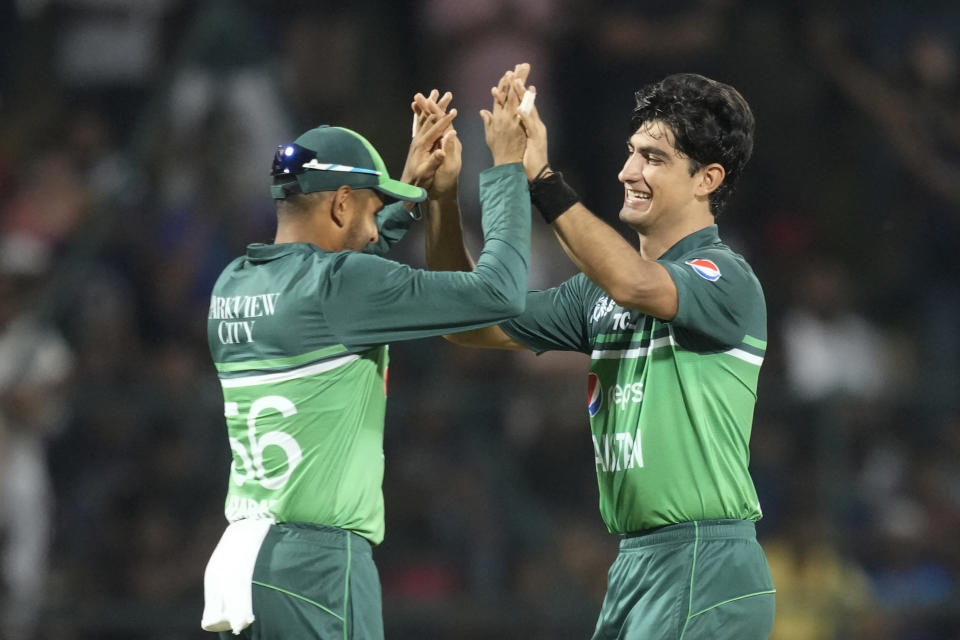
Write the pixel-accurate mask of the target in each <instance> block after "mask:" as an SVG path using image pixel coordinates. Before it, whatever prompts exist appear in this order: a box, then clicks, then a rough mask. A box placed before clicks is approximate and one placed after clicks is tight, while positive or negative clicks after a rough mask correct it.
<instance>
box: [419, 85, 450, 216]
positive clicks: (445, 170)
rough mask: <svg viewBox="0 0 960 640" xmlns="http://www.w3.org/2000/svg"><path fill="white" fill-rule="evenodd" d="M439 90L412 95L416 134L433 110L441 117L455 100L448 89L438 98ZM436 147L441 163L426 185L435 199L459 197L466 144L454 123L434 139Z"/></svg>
mask: <svg viewBox="0 0 960 640" xmlns="http://www.w3.org/2000/svg"><path fill="white" fill-rule="evenodd" d="M439 95H440V92H439V91H437V90H436V89H434V90H433V91H431V92H430V95H429V96H424V95H423V94H422V93H418V94H417V95H415V96H414V97H413V102H412V103H411V105H410V108H411V109H412V110H413V117H414V135H416V132H417V131H418V130H419V128H420V127H421V126H423V122H425V121H426V119H427V117H428V116H429V115H430V114H433V115H435V116H437V117H442V116H443V115H445V114H446V111H447V108H448V107H449V106H450V102H451V100H453V94H451V93H450V92H449V91H448V92H446V93H445V94H443V97H442V98H439V99H438V96H439ZM434 147H435V148H434V149H433V151H434V152H435V151H439V152H440V158H441V161H440V164H439V165H438V166H437V167H436V171H435V173H434V176H433V182H432V183H431V184H429V185H426V186H425V188H426V189H427V191H428V192H429V194H430V198H431V199H432V200H439V199H443V198H448V197H454V198H455V197H456V195H457V181H458V179H459V177H460V167H461V166H462V155H463V146H462V145H461V144H460V138H459V137H457V131H456V129H454V128H453V125H452V124H451V125H450V127H449V128H447V130H446V131H444V132H443V133H442V135H441V136H440V139H439V140H438V141H437V142H436V143H435V145H434Z"/></svg>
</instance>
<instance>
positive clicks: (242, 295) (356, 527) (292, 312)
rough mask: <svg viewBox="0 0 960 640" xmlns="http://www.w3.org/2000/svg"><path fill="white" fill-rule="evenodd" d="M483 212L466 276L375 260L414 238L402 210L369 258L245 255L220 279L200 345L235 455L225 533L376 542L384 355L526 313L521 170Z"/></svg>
mask: <svg viewBox="0 0 960 640" xmlns="http://www.w3.org/2000/svg"><path fill="white" fill-rule="evenodd" d="M480 200H481V207H482V210H483V216H484V217H483V224H484V233H485V248H484V250H483V252H482V253H481V255H480V257H479V259H478V261H477V267H476V269H475V270H474V271H473V272H469V273H460V272H429V271H424V270H418V269H412V268H410V267H408V266H405V265H401V264H399V263H396V262H393V261H390V260H387V259H385V258H383V257H381V256H379V255H374V252H381V251H382V250H383V249H384V248H385V246H386V245H388V244H390V243H392V242H394V241H396V240H397V239H399V237H400V236H402V232H403V231H404V230H405V229H406V226H408V225H409V215H408V212H407V211H406V210H404V209H403V207H402V205H399V206H393V207H387V208H385V209H384V211H383V212H381V214H382V215H380V216H378V222H379V223H380V224H382V225H383V227H389V231H390V233H389V234H388V233H385V234H384V237H385V240H386V245H384V246H378V247H373V248H371V249H372V251H373V252H371V253H360V252H353V251H341V252H326V251H323V250H321V249H319V248H318V247H316V246H314V245H310V244H304V243H291V244H280V245H264V244H254V245H250V246H249V247H248V248H247V253H246V255H245V256H243V257H241V258H238V259H237V260H235V261H233V262H232V263H231V264H230V265H229V266H228V267H227V268H226V269H225V270H224V272H223V273H222V274H221V276H220V277H219V279H218V280H217V283H216V284H215V285H214V289H213V294H212V296H211V301H210V312H209V315H208V321H207V322H208V325H207V333H208V341H209V346H210V352H211V355H212V357H213V361H214V362H215V363H217V368H218V373H219V376H220V380H221V385H222V387H223V393H224V414H225V416H226V424H227V432H228V437H229V442H230V447H231V450H232V452H233V464H232V465H231V468H230V479H229V482H228V491H227V499H226V504H225V513H226V516H227V519H228V520H230V521H235V520H238V519H242V518H260V517H266V518H272V519H274V520H276V521H278V522H290V521H295V522H313V523H317V524H324V525H331V526H336V527H340V528H343V529H347V530H350V531H354V532H356V533H358V534H360V535H362V536H364V537H365V538H367V539H368V540H370V541H371V542H372V543H374V544H379V543H380V542H381V541H382V540H383V536H384V505H383V493H382V490H381V484H382V480H383V469H384V467H383V465H384V461H383V429H384V415H385V411H386V401H387V394H386V380H387V367H388V363H389V358H388V353H387V347H386V346H385V345H386V344H387V343H389V342H392V341H394V340H412V339H417V338H426V337H431V336H440V335H443V334H446V333H451V332H454V331H462V330H466V329H473V328H477V327H481V326H487V325H490V324H495V323H498V322H502V321H503V320H505V319H507V318H509V317H511V316H513V315H515V314H516V313H517V312H518V311H519V310H521V309H522V305H523V300H524V297H525V292H526V287H527V263H528V260H529V243H530V204H529V198H528V196H527V181H526V177H525V176H524V174H523V170H522V167H521V166H520V165H519V164H512V165H505V166H500V167H494V168H492V169H488V170H487V171H485V172H483V173H482V174H481V177H480ZM404 216H406V218H404ZM383 227H382V228H383Z"/></svg>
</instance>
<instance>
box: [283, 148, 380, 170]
mask: <svg viewBox="0 0 960 640" xmlns="http://www.w3.org/2000/svg"><path fill="white" fill-rule="evenodd" d="M307 169H314V170H317V171H340V172H343V173H366V174H370V175H374V176H379V175H380V172H379V171H377V170H375V169H365V168H363V167H351V166H349V165H345V164H336V163H330V162H320V161H319V160H317V152H316V151H313V150H312V149H307V148H306V147H301V146H300V145H298V144H296V143H295V142H291V143H289V144H281V145H280V146H278V147H277V153H276V155H275V156H274V157H273V166H272V168H271V169H270V175H271V176H273V177H277V176H284V175H296V174H298V173H303V172H304V171H306V170H307Z"/></svg>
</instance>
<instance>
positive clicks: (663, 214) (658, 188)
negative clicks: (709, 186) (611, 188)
mask: <svg viewBox="0 0 960 640" xmlns="http://www.w3.org/2000/svg"><path fill="white" fill-rule="evenodd" d="M674 140H675V138H674V135H673V131H671V130H670V128H669V127H667V126H666V125H664V124H663V123H662V122H660V121H656V120H655V121H653V122H648V123H646V124H644V125H643V126H642V127H640V128H639V129H637V131H636V132H634V134H633V135H632V136H630V140H629V141H628V142H627V161H626V162H625V163H624V165H623V169H622V170H621V171H620V173H619V175H618V176H617V177H618V178H619V180H620V182H622V183H623V187H624V191H623V208H622V209H620V219H621V220H623V221H624V222H626V223H627V224H629V225H630V226H631V227H633V229H634V230H636V231H638V232H639V233H649V232H650V231H653V230H654V229H656V228H657V227H658V226H664V225H669V224H671V223H672V222H675V221H676V218H677V216H680V215H682V214H683V212H684V211H686V210H687V209H688V208H689V207H691V206H692V205H694V204H695V203H696V202H697V199H696V197H695V193H694V192H695V187H696V185H697V182H698V180H697V178H698V175H697V174H698V173H699V172H697V173H696V174H694V175H693V176H691V175H690V159H689V158H687V157H685V156H682V155H681V154H680V153H679V152H678V151H677V149H676V148H675V147H674Z"/></svg>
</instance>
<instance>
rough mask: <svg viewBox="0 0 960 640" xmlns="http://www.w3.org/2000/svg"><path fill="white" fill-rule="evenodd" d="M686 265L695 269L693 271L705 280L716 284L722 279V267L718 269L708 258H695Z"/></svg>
mask: <svg viewBox="0 0 960 640" xmlns="http://www.w3.org/2000/svg"><path fill="white" fill-rule="evenodd" d="M686 263H687V264H688V265H690V266H691V267H693V270H694V271H696V272H697V275H698V276H700V277H701V278H703V279H704V280H709V281H710V282H716V281H717V280H719V279H720V267H718V266H717V265H716V263H715V262H714V261H713V260H707V259H706V258H694V259H693V260H687V262H686Z"/></svg>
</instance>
